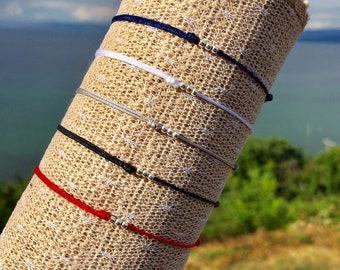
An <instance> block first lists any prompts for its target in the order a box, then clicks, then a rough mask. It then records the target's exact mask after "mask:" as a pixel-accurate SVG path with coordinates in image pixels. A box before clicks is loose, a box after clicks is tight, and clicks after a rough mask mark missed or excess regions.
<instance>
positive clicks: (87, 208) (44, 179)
mask: <svg viewBox="0 0 340 270" xmlns="http://www.w3.org/2000/svg"><path fill="white" fill-rule="evenodd" d="M34 173H35V174H36V175H37V176H38V177H39V179H40V180H41V181H42V182H44V184H46V186H48V187H49V188H50V189H51V190H53V191H54V192H55V193H57V194H58V195H60V196H61V197H63V198H64V199H66V200H67V201H69V202H70V203H72V204H74V205H76V206H78V207H79V208H80V209H82V210H84V211H86V212H88V213H91V214H92V215H95V216H96V217H98V218H100V219H103V220H107V221H111V222H112V223H114V224H116V225H119V226H121V227H122V228H125V229H127V230H129V231H132V232H135V233H138V234H141V235H144V236H147V237H149V238H152V239H155V240H157V241H159V242H162V243H165V244H168V245H171V246H175V247H180V248H193V247H195V246H199V245H200V243H201V241H200V239H198V240H197V241H196V242H195V243H193V244H189V245H186V244H182V243H179V242H176V241H172V240H169V239H166V238H163V237H160V236H157V235H154V234H152V233H149V232H147V231H144V230H142V229H140V228H138V227H136V226H135V225H133V224H130V223H127V222H125V221H123V220H121V219H120V218H117V217H116V216H114V215H112V214H111V213H110V212H108V211H105V210H96V209H94V208H93V207H91V206H89V205H88V204H86V203H84V202H83V201H81V200H79V199H77V198H76V197H74V196H73V195H72V194H70V193H68V192H67V191H66V190H64V189H62V188H61V187H59V186H58V185H56V184H55V183H53V182H52V181H51V180H50V179H48V178H47V177H46V176H45V175H44V174H43V173H42V172H41V170H40V168H39V166H37V167H35V169H34Z"/></svg>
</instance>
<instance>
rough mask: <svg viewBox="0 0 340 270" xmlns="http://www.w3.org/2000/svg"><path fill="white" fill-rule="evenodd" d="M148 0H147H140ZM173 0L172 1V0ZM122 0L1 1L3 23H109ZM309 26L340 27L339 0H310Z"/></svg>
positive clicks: (0, 15) (315, 27)
mask: <svg viewBox="0 0 340 270" xmlns="http://www.w3.org/2000/svg"><path fill="white" fill-rule="evenodd" d="M139 1H148V0H139ZM169 1H170V0H169ZM120 2H121V1H120V0H16V1H15V0H0V3H1V5H0V24H1V25H10V24H20V23H25V24H27V23H39V22H51V21H52V22H78V23H81V22H94V23H107V22H109V21H110V18H111V17H112V15H113V14H115V12H116V11H117V9H118V7H119V4H120ZM309 12H310V14H311V20H310V22H309V24H308V26H307V28H309V29H322V28H337V29H340V15H339V14H340V0H310V8H309Z"/></svg>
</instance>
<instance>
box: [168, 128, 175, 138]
mask: <svg viewBox="0 0 340 270" xmlns="http://www.w3.org/2000/svg"><path fill="white" fill-rule="evenodd" d="M172 133H174V130H173V129H171V128H168V134H169V135H170V136H171V135H172Z"/></svg>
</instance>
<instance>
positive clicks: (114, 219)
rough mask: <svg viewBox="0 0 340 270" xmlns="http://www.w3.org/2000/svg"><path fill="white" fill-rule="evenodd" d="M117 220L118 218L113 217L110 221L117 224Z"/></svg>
mask: <svg viewBox="0 0 340 270" xmlns="http://www.w3.org/2000/svg"><path fill="white" fill-rule="evenodd" d="M116 220H117V217H116V216H113V215H112V216H111V218H110V221H111V222H112V223H116Z"/></svg>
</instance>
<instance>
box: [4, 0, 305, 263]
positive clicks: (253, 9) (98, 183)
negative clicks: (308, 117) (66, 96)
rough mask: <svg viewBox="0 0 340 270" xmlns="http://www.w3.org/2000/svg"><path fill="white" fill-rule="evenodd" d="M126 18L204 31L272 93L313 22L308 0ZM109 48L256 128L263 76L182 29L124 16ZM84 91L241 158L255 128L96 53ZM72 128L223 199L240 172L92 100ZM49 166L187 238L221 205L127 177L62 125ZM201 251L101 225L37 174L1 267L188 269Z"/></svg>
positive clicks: (167, 5)
mask: <svg viewBox="0 0 340 270" xmlns="http://www.w3.org/2000/svg"><path fill="white" fill-rule="evenodd" d="M118 14H133V15H138V16H143V17H147V18H151V19H154V20H159V21H161V22H165V23H168V24H170V25H172V26H175V27H177V28H179V29H181V30H183V31H187V32H194V33H195V34H197V35H198V36H199V37H201V38H202V39H205V40H206V41H208V42H209V43H211V44H213V45H216V46H218V47H219V48H221V49H222V50H223V51H224V52H226V53H228V54H230V55H231V56H232V57H234V58H235V59H237V60H238V61H240V62H241V63H243V64H244V65H246V66H247V67H248V68H249V69H250V70H252V71H253V72H254V73H255V74H256V75H257V76H258V77H259V78H261V80H262V81H263V82H264V84H265V85H266V86H267V87H268V88H270V87H271V86H272V84H273V82H274V79H275V77H276V75H277V73H278V72H279V69H280V68H281V66H282V64H283V62H284V60H285V59H286V57H287V55H288V53H289V51H290V50H291V48H292V46H293V45H294V43H295V42H296V40H297V38H298V36H299V35H300V33H301V32H302V30H303V28H304V26H305V24H306V22H307V14H306V10H305V5H304V4H303V3H302V1H300V0H296V1H293V0H255V1H254V0H229V1H220V0H211V1H200V0H183V1H182V0H178V1H168V0H148V1H146V0H145V1H143V0H123V2H122V4H121V7H120V9H119V11H118ZM100 48H101V49H105V50H109V51H113V52H117V53H120V54H124V55H126V56H128V57H131V58H134V59H136V60H138V61H141V62H143V63H145V64H148V65H150V66H153V67H155V68H157V69H159V70H162V71H163V72H165V73H167V74H169V75H172V76H175V77H177V78H179V79H180V80H181V81H183V82H185V83H186V84H189V85H191V86H193V87H194V88H195V89H197V90H199V91H201V92H202V93H203V94H204V95H206V96H209V97H211V98H213V99H214V100H216V101H218V102H219V103H221V104H223V105H225V106H227V107H229V108H231V109H232V110H234V111H236V112H237V113H238V114H240V115H241V116H242V117H244V118H245V119H246V120H247V121H249V122H250V123H252V124H253V123H255V121H256V118H257V116H258V114H259V113H260V109H261V107H262V105H263V102H264V98H265V93H264V91H263V89H262V88H261V87H260V86H259V85H258V83H256V82H255V81H254V79H253V78H251V77H250V76H249V75H247V74H246V73H245V72H244V71H242V70H241V69H240V68H238V67H237V66H235V65H234V64H231V63H229V62H228V61H226V60H223V59H221V58H220V57H218V56H216V55H213V54H211V53H210V52H207V51H206V50H204V49H202V48H200V47H199V46H197V45H195V44H191V43H189V42H187V41H185V40H183V39H181V38H179V37H176V36H174V35H172V34H170V33H167V32H164V31H162V30H157V29H155V28H152V27H149V26H145V25H140V24H135V23H129V22H116V23H114V24H112V25H111V27H110V29H109V31H108V33H107V34H106V36H105V38H104V40H103V42H102V44H101V46H100ZM56 49H57V48H56ZM81 87H82V88H84V89H86V90H88V91H91V92H94V93H96V94H98V95H101V96H104V97H106V98H108V99H110V100H112V101H115V102H117V103H119V104H121V105H124V106H126V107H128V108H131V109H133V110H135V111H138V112H140V113H142V114H143V115H145V116H147V117H148V118H151V119H154V120H156V121H158V122H161V123H163V124H166V125H167V126H168V127H171V128H173V129H174V130H176V131H178V132H180V133H181V134H184V135H185V136H187V137H188V138H190V140H191V141H193V142H196V143H198V144H200V145H202V146H204V147H205V148H207V149H209V150H212V151H213V152H215V153H216V154H218V155H220V156H222V157H224V158H225V159H227V160H228V161H229V162H230V163H235V162H236V161H237V157H238V155H239V154H240V151H241V149H242V147H243V145H244V143H245V141H246V139H247V137H248V136H249V135H250V134H249V133H250V131H249V129H248V128H247V127H246V126H245V125H243V124H242V123H241V122H239V121H238V120H237V119H235V118H234V117H233V116H231V115H230V114H228V113H226V112H224V111H223V110H221V109H219V108H217V107H215V106H214V105H211V104H209V103H206V102H204V101H202V100H199V99H197V98H196V97H194V96H191V95H189V94H186V93H184V92H181V91H179V90H178V89H175V88H174V87H172V86H170V85H167V84H166V82H164V81H163V80H162V79H160V78H158V77H156V76H154V75H152V74H149V73H147V72H146V71H143V70H140V69H138V68H136V67H134V66H131V65H129V64H126V63H123V62H120V61H118V60H114V59H110V58H107V57H97V58H95V59H94V61H93V63H92V64H91V66H90V68H89V70H88V72H87V74H86V75H85V77H84V80H83V82H82V84H81ZM62 125H63V126H64V127H66V128H67V129H69V130H71V131H72V132H74V133H76V134H78V135H80V136H82V137H84V138H85V139H87V140H88V141H90V142H92V143H94V144H96V145H97V146H99V147H101V148H102V149H105V151H107V152H109V153H111V154H112V155H114V156H116V157H118V158H119V159H121V160H123V161H125V162H128V163H130V164H132V165H134V166H136V167H138V168H144V169H146V170H148V171H149V172H152V173H154V174H155V175H157V176H159V177H160V178H162V179H164V180H166V181H168V182H170V183H172V184H175V185H176V186H178V187H182V188H185V189H186V190H189V191H191V192H194V193H196V194H199V195H201V196H203V197H206V198H209V199H211V200H218V197H219V196H220V194H221V191H222V189H223V187H224V185H225V183H226V180H227V177H228V174H229V172H230V167H228V166H227V165H226V164H224V163H222V162H221V161H218V160H216V159H215V158H213V157H211V156H209V155H207V154H206V153H204V152H202V151H201V150H199V149H196V148H194V147H192V146H188V145H187V144H185V143H183V142H181V141H179V140H176V139H174V138H171V137H168V136H166V135H165V134H163V133H161V132H157V131H155V130H153V129H152V128H150V126H148V125H147V124H146V123H144V122H141V121H140V120H138V119H136V118H133V117H132V116H129V115H127V114H124V113H123V112H120V111H118V110H115V109H112V108H110V107H108V106H107V105H104V104H102V103H100V102H98V101H96V100H94V99H92V98H90V97H87V96H84V95H80V94H78V95H76V96H75V98H74V99H73V101H72V103H71V105H70V107H69V109H68V110H67V113H66V115H65V117H64V118H63V120H62ZM241 166H246V164H241ZM40 168H41V170H42V172H43V173H44V174H45V175H46V176H47V177H48V178H49V179H50V180H51V181H53V182H54V183H56V184H57V185H59V186H60V187H62V188H63V189H65V190H66V191H68V192H69V193H71V194H72V195H73V196H75V197H76V198H78V199H80V200H82V201H84V202H86V203H87V204H88V205H91V206H92V207H94V208H96V209H104V210H107V211H110V212H111V213H112V214H114V215H116V216H120V217H122V218H123V219H124V220H126V221H127V222H131V223H133V224H134V225H136V226H138V227H140V228H142V229H144V230H146V231H149V232H151V233H153V234H155V235H159V236H162V237H164V238H167V239H171V240H174V241H178V242H180V243H185V244H191V243H194V242H195V241H196V240H197V239H198V238H199V235H200V233H201V231H202V229H203V227H204V225H205V223H206V222H207V220H208V217H209V215H210V213H211V211H212V209H213V206H212V205H211V204H208V203H206V202H202V201H200V200H197V199H195V198H192V197H190V196H188V195H186V194H183V193H180V192H178V191H176V190H173V189H171V188H169V187H165V186H162V185H160V184H157V183H155V182H153V181H151V180H148V179H145V178H143V177H136V176H135V175H129V174H127V173H126V172H125V171H123V170H122V169H121V168H120V167H118V166H117V165H114V164H112V163H110V162H109V161H107V160H105V159H104V158H101V157H100V156H98V155H97V154H95V153H93V152H92V151H90V150H89V149H87V148H85V147H83V146H81V145H80V144H79V143H77V142H75V141H73V140H72V139H70V138H68V137H66V136H64V135H63V134H61V133H60V132H56V134H55V135H54V137H53V139H52V141H51V143H50V145H49V146H48V148H47V150H46V152H45V154H44V156H43V158H42V161H41V164H40ZM226 214H228V213H226ZM189 252H190V250H188V249H183V248H178V247H173V246H170V245H167V244H164V243H160V242H157V241H156V240H152V239H150V238H147V237H145V236H142V235H138V234H135V233H133V232H130V231H128V230H124V229H122V228H119V227H117V226H115V225H113V224H111V223H110V222H107V221H103V220H99V219H98V218H96V217H95V216H92V215H91V214H89V213H86V212H84V211H83V210H80V209H79V208H77V207H76V206H74V205H72V204H71V203H69V202H67V201H66V200H65V199H63V198H61V197H60V196H59V195H57V194H56V193H54V192H52V191H51V190H50V189H49V188H48V187H47V186H46V185H45V184H44V183H42V182H41V181H40V180H39V178H38V177H37V176H33V178H32V180H31V182H30V184H29V185H28V187H27V189H26V191H25V192H24V194H23V195H22V197H21V199H20V201H19V202H18V205H17V207H16V209H15V210H14V212H13V214H12V216H11V218H10V220H9V221H8V223H7V226H6V227H5V229H4V231H3V233H2V235H1V238H0V269H6V270H9V269H20V270H22V269H93V270H94V269H148V270H150V269H176V270H178V269H183V267H184V265H185V262H186V260H187V257H188V255H189Z"/></svg>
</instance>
